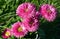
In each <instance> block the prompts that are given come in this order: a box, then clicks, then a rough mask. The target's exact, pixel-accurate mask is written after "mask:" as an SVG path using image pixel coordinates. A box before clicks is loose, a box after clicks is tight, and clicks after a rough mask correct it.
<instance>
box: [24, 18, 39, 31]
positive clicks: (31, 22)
mask: <svg viewBox="0 0 60 39" xmlns="http://www.w3.org/2000/svg"><path fill="white" fill-rule="evenodd" d="M23 24H24V25H25V27H26V28H27V30H28V31H29V32H35V31H37V29H38V25H39V22H38V19H36V18H35V17H29V18H26V19H25V20H24V21H23Z"/></svg>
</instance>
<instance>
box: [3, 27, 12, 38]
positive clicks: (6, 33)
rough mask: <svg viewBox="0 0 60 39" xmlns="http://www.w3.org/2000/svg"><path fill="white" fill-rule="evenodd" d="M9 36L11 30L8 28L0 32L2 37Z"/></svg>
mask: <svg viewBox="0 0 60 39" xmlns="http://www.w3.org/2000/svg"><path fill="white" fill-rule="evenodd" d="M10 36H11V30H10V29H8V28H7V29H5V30H4V32H3V33H2V37H3V38H9V37H10Z"/></svg>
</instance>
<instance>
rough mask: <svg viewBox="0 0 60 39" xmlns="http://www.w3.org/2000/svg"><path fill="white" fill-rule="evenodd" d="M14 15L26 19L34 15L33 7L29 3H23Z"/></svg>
mask: <svg viewBox="0 0 60 39" xmlns="http://www.w3.org/2000/svg"><path fill="white" fill-rule="evenodd" d="M16 13H17V15H18V16H20V17H21V18H24V19H25V18H26V17H29V16H31V15H33V14H34V13H35V6H34V5H33V4H31V3H23V4H21V5H19V6H18V8H17V10H16Z"/></svg>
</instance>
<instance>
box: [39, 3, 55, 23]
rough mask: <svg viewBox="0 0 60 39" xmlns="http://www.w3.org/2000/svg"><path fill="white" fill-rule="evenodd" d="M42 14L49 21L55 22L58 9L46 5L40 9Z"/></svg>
mask: <svg viewBox="0 0 60 39" xmlns="http://www.w3.org/2000/svg"><path fill="white" fill-rule="evenodd" d="M39 11H40V13H41V14H42V17H44V18H45V19H46V20H47V21H49V22H50V21H54V19H55V18H56V9H55V8H54V7H53V6H52V5H49V4H44V5H42V6H41V8H40V10H39Z"/></svg>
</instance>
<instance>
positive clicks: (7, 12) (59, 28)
mask: <svg viewBox="0 0 60 39" xmlns="http://www.w3.org/2000/svg"><path fill="white" fill-rule="evenodd" d="M24 2H30V3H33V4H35V5H36V8H37V9H36V10H39V7H40V6H41V5H42V4H52V5H54V7H55V8H56V10H57V17H56V19H55V21H53V22H47V21H44V20H43V19H42V18H41V20H40V21H41V22H40V27H39V29H38V31H37V32H38V34H39V37H40V38H41V39H60V0H0V39H3V38H2V37H1V33H2V32H3V30H4V29H5V28H6V27H9V28H10V27H11V25H12V24H13V23H15V22H17V21H21V19H20V17H18V16H17V15H16V9H17V7H18V5H19V4H22V3H24ZM28 34H29V33H28ZM35 37H36V34H35V32H33V33H32V34H30V35H27V36H26V37H25V38H22V39H28V38H30V39H35ZM9 39H17V38H15V37H14V36H12V37H11V38H9Z"/></svg>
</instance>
